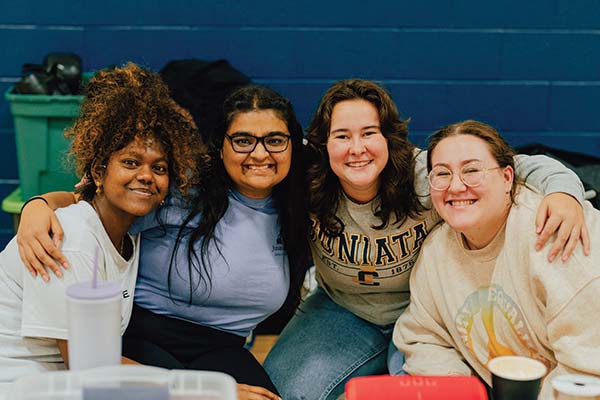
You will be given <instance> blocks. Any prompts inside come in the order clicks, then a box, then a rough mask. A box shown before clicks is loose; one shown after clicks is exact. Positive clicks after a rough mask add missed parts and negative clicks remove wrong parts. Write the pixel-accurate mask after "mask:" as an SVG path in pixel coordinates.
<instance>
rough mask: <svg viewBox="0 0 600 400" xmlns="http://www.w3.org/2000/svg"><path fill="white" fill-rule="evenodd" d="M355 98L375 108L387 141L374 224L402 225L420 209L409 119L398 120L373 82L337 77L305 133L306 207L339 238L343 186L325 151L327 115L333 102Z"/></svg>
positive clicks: (385, 95)
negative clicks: (307, 153)
mask: <svg viewBox="0 0 600 400" xmlns="http://www.w3.org/2000/svg"><path fill="white" fill-rule="evenodd" d="M356 99H359V100H366V101H368V102H369V103H371V104H372V105H373V106H374V107H375V109H376V110H377V113H378V114H379V124H380V126H381V132H382V133H383V136H384V137H385V138H386V139H387V143H388V152H389V159H388V162H387V165H386V166H385V168H384V169H383V171H382V172H381V175H380V180H381V182H380V185H379V198H380V207H379V208H378V209H377V210H376V211H375V213H374V215H375V216H376V217H378V218H379V219H380V220H381V224H379V225H376V226H374V228H375V229H383V228H385V227H387V226H388V224H390V223H392V224H398V225H400V224H402V223H403V222H404V221H405V220H406V218H407V217H409V216H410V217H415V216H416V215H418V214H419V213H420V212H421V211H423V210H424V207H423V206H422V205H421V203H420V202H419V200H418V198H417V195H416V194H415V189H414V180H415V179H414V169H415V157H414V150H415V146H414V145H413V144H412V143H410V142H409V141H408V128H407V126H408V120H402V119H400V116H399V114H398V110H397V109H396V105H395V104H394V102H393V100H392V98H391V97H390V95H389V94H388V93H387V92H386V91H385V90H384V89H383V88H381V87H380V86H378V85H377V84H375V83H374V82H371V81H368V80H364V79H349V80H343V81H339V82H336V83H334V84H333V85H332V86H331V87H330V88H329V89H328V90H327V92H325V94H324V95H323V98H322V99H321V102H320V103H319V107H318V108H317V111H316V113H315V115H314V117H313V119H312V121H311V123H310V126H309V127H308V135H307V139H308V143H309V147H310V149H311V151H312V154H311V160H310V164H309V168H308V185H309V211H310V212H311V213H312V214H314V215H315V216H316V218H317V220H318V222H319V225H320V229H321V231H323V232H325V233H326V234H327V235H328V236H339V235H341V234H342V232H343V231H344V224H343V222H342V221H341V220H340V219H339V218H338V217H337V216H336V211H337V208H338V205H339V204H340V200H341V196H342V188H341V186H340V182H339V179H338V177H337V176H336V175H335V174H334V172H333V170H332V169H331V166H330V165H329V156H328V154H327V139H328V137H329V129H330V127H331V114H332V112H333V108H334V107H335V105H336V104H338V103H340V102H342V101H346V100H356ZM392 216H393V218H394V219H393V220H391V218H392Z"/></svg>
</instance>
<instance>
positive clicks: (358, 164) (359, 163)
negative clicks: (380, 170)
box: [347, 161, 371, 168]
mask: <svg viewBox="0 0 600 400" xmlns="http://www.w3.org/2000/svg"><path fill="white" fill-rule="evenodd" d="M370 162H371V161H354V162H349V163H347V165H348V166H349V167H353V168H359V167H364V166H365V165H368V164H369V163H370Z"/></svg>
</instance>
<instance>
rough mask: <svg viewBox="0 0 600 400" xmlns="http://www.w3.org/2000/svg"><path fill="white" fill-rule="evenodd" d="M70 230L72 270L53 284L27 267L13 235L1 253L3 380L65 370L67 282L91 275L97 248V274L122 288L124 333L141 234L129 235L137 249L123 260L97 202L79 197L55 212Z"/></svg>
mask: <svg viewBox="0 0 600 400" xmlns="http://www.w3.org/2000/svg"><path fill="white" fill-rule="evenodd" d="M56 215H57V217H58V219H59V220H60V223H61V225H62V227H63V230H64V232H65V236H64V241H63V244H62V248H61V250H62V252H63V254H64V255H65V256H66V257H67V259H68V260H69V264H70V265H71V269H69V270H66V271H64V276H63V277H62V278H57V277H52V279H51V280H50V282H49V283H45V282H44V281H43V280H42V279H41V278H39V277H38V278H33V277H32V276H31V275H30V274H29V272H28V271H27V269H25V267H24V265H23V263H22V262H21V259H20V258H19V252H18V248H17V241H16V238H13V239H12V240H11V241H10V243H9V244H8V245H7V246H6V248H5V249H4V250H3V251H2V253H0V382H11V381H13V380H15V379H17V378H19V377H20V376H23V375H26V374H31V373H35V372H38V371H47V370H56V369H65V366H64V363H63V361H62V358H61V356H60V352H59V350H58V346H57V344H56V340H55V339H67V309H66V299H65V289H66V287H67V286H69V285H71V284H73V283H77V282H84V281H89V280H91V279H92V275H93V267H94V254H95V251H96V249H97V248H99V249H100V251H99V252H98V263H99V264H98V265H99V266H100V269H99V271H98V272H99V273H98V277H99V278H100V279H103V280H108V281H114V282H119V283H120V284H121V285H122V288H123V306H122V321H121V333H123V332H124V331H125V328H126V327H127V324H128V323H129V318H130V316H131V309H132V306H133V291H134V288H135V280H136V275H137V269H138V261H139V235H138V236H130V239H131V241H132V243H133V254H132V256H131V258H130V259H129V260H125V259H123V257H121V255H120V254H119V252H118V251H117V249H116V248H115V247H114V245H113V244H112V242H111V241H110V238H109V237H108V234H107V233H106V231H105V230H104V227H103V226H102V222H101V221H100V219H99V218H98V215H97V214H96V212H95V210H94V209H93V208H92V206H91V205H90V204H89V203H87V202H85V201H80V202H79V203H77V204H74V205H71V206H69V207H67V208H64V209H59V210H57V212H56Z"/></svg>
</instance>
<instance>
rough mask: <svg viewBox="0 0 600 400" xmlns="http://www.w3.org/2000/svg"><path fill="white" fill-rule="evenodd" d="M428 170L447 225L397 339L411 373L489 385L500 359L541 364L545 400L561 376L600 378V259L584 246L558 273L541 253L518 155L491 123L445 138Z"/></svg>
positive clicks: (427, 250)
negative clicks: (473, 378)
mask: <svg viewBox="0 0 600 400" xmlns="http://www.w3.org/2000/svg"><path fill="white" fill-rule="evenodd" d="M428 169H429V171H430V173H429V183H430V187H431V189H432V190H431V198H432V202H433V205H434V207H435V209H436V210H437V212H438V213H439V214H440V216H441V217H442V219H444V221H445V223H444V224H442V225H441V226H439V227H438V228H437V229H435V230H434V231H433V232H432V233H430V235H429V236H428V237H427V239H426V240H425V242H424V243H423V247H422V249H421V256H420V258H419V260H418V261H417V264H416V265H415V267H414V269H413V271H412V274H411V278H410V289H411V303H410V306H409V309H408V310H407V312H405V313H404V314H403V315H402V316H401V317H400V318H399V319H398V321H397V323H396V326H395V329H394V334H393V338H394V343H395V344H396V346H397V347H398V349H399V350H400V351H401V352H403V353H404V354H405V357H406V363H405V365H404V370H405V371H406V372H408V373H410V374H420V375H448V374H457V375H468V374H473V373H475V374H477V375H479V376H480V377H482V378H483V379H484V380H485V381H486V382H487V383H488V384H489V383H490V373H489V372H488V370H487V367H486V366H487V364H488V362H489V361H490V360H491V359H492V358H494V357H497V356H503V355H521V356H527V357H532V358H535V359H538V360H540V361H542V362H543V363H544V364H545V365H546V366H547V367H548V370H549V371H550V373H549V374H548V376H547V377H546V378H545V380H544V383H543V386H542V392H541V394H540V398H541V399H548V398H552V397H551V396H552V395H551V392H552V390H551V385H550V382H551V380H552V378H553V377H554V376H556V375H560V374H564V373H586V374H592V375H600V318H598V317H597V316H598V312H599V311H600V299H599V298H598V293H600V267H599V266H600V256H599V254H600V253H598V252H592V255H591V256H590V257H585V256H584V255H583V252H582V250H581V248H579V249H577V250H576V251H575V253H574V255H573V257H571V258H570V259H569V260H568V261H567V262H566V263H549V262H548V260H547V259H546V257H545V256H544V255H543V254H541V253H539V252H536V251H535V241H536V235H535V233H534V232H533V231H532V229H531V226H532V224H533V221H534V219H535V214H536V209H537V207H538V205H539V203H540V202H541V201H542V196H541V195H539V194H538V193H536V192H534V191H533V190H531V189H530V188H529V187H526V186H524V185H521V184H518V183H517V180H518V179H515V176H514V165H513V152H512V150H511V149H510V147H509V146H508V144H507V143H506V142H505V141H504V140H503V139H502V137H501V136H500V135H499V134H498V132H496V131H495V130H494V129H493V128H492V127H490V126H488V125H486V124H483V123H481V122H477V121H464V122H460V123H456V124H453V125H449V126H447V127H445V128H443V129H441V130H440V131H438V132H436V134H435V135H434V136H433V138H432V140H431V142H430V145H429V154H428ZM584 213H585V218H586V222H587V224H588V228H589V231H590V236H591V238H592V244H593V243H597V242H598V238H599V237H600V212H599V211H598V210H595V209H593V208H592V207H591V205H590V204H589V203H587V202H586V203H585V205H584ZM594 254H595V255H594Z"/></svg>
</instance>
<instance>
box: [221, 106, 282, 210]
mask: <svg viewBox="0 0 600 400" xmlns="http://www.w3.org/2000/svg"><path fill="white" fill-rule="evenodd" d="M241 133H246V134H250V135H253V136H257V137H263V136H267V135H269V134H273V133H283V134H285V135H289V134H290V133H289V131H288V127H287V124H286V123H285V121H284V120H283V119H281V117H279V115H278V114H277V113H276V112H275V111H273V110H258V111H250V112H242V113H239V114H237V115H236V116H235V117H233V120H232V121H231V123H230V124H229V128H228V129H227V135H229V136H234V135H238V134H241ZM221 156H222V158H223V165H224V166H225V170H226V171H227V174H228V175H229V177H230V178H231V180H232V181H233V184H234V187H235V189H236V190H237V191H238V192H240V193H241V194H243V195H244V196H246V197H250V198H253V199H263V198H266V197H268V196H269V195H270V194H271V192H272V191H273V188H274V187H275V185H277V184H278V183H280V182H281V181H282V180H283V179H284V178H285V177H286V176H287V174H288V172H289V171H290V166H291V163H292V142H291V141H290V143H289V145H288V148H287V149H286V150H285V151H283V152H281V153H269V152H268V151H267V150H266V149H265V147H264V145H263V144H262V143H257V145H256V147H255V148H254V150H253V151H252V153H237V152H235V151H234V150H233V147H232V145H231V142H230V141H229V140H228V139H226V138H225V139H224V140H223V148H222V150H221Z"/></svg>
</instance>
